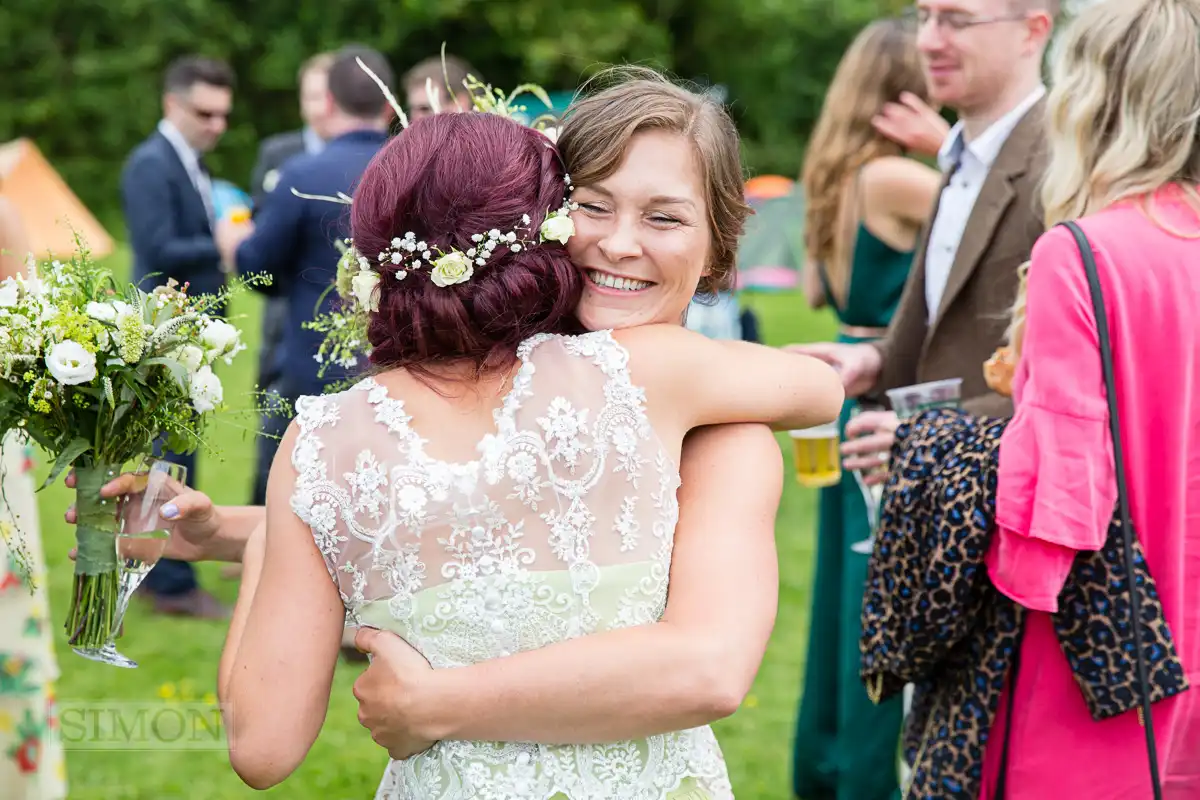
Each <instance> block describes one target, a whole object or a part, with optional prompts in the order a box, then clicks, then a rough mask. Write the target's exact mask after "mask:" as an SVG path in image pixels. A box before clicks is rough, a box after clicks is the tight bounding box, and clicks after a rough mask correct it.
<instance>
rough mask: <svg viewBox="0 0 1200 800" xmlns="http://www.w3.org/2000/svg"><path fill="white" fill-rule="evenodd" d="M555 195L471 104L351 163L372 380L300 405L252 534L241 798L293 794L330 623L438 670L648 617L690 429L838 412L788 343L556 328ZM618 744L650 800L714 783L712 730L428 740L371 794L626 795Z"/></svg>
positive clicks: (237, 696)
mask: <svg viewBox="0 0 1200 800" xmlns="http://www.w3.org/2000/svg"><path fill="white" fill-rule="evenodd" d="M566 193H567V185H566V181H565V180H564V175H563V173H562V170H561V166H560V165H559V164H558V161H557V154H556V153H555V151H554V150H553V149H552V148H550V147H547V146H546V141H545V139H544V138H542V137H541V135H540V134H538V133H536V132H534V131H532V130H530V129H528V128H524V127H522V126H520V125H519V124H517V123H515V122H512V121H510V120H507V119H503V118H500V117H495V116H491V115H483V114H451V115H443V116H437V117H431V118H427V119H423V120H420V121H418V122H415V123H414V124H413V125H412V126H411V127H409V128H408V129H407V130H406V131H404V132H403V133H402V134H400V135H399V136H398V137H397V138H396V139H395V140H393V141H392V142H390V143H389V144H388V145H387V146H386V148H385V149H384V151H383V152H382V153H381V154H380V156H379V157H378V158H377V159H376V160H375V162H374V163H373V164H372V165H371V167H370V168H369V169H368V171H367V173H366V174H365V175H364V177H363V180H362V183H361V185H360V188H359V190H358V192H357V194H356V197H355V204H354V209H353V230H354V237H355V245H356V247H357V249H358V250H359V251H360V252H361V254H362V255H363V256H364V257H365V258H367V259H369V261H370V262H371V263H372V264H375V263H380V262H381V261H382V262H385V263H391V262H392V261H393V258H392V257H393V254H398V255H399V256H400V258H399V263H398V266H399V267H400V268H399V269H389V270H386V271H384V274H383V277H382V281H381V283H380V285H379V288H378V290H377V294H376V297H375V300H376V301H377V303H378V310H377V311H375V312H374V313H373V315H372V321H371V340H372V344H373V346H374V352H373V355H372V360H373V363H374V365H375V367H376V374H375V375H374V376H373V377H371V378H368V379H366V380H364V381H362V382H361V383H359V384H358V385H357V386H356V387H355V388H353V389H351V390H349V391H347V392H343V393H341V394H338V395H333V396H326V397H320V398H305V399H304V400H303V401H302V402H301V403H300V404H299V408H298V416H297V419H296V420H295V421H294V422H293V424H292V426H291V427H290V428H289V430H288V433H287V435H286V436H285V437H284V440H283V442H282V444H281V447H280V451H279V456H278V457H277V458H276V462H275V464H274V466H273V468H272V473H271V478H270V482H269V488H268V510H267V527H266V533H265V536H260V537H256V538H255V539H254V540H253V541H252V542H251V543H250V545H249V546H248V550H247V553H246V558H245V560H246V564H247V566H246V572H245V575H244V579H243V587H242V593H241V596H240V597H239V602H238V607H237V609H236V611H235V615H234V619H233V622H232V624H231V628H230V633H229V638H228V641H227V643H226V648H225V652H224V653H223V654H222V661H221V670H220V680H219V688H220V693H221V697H222V702H223V705H224V707H225V708H227V709H229V716H228V719H227V726H228V730H229V736H230V758H231V762H232V763H233V766H234V768H235V769H236V770H237V771H238V774H239V775H240V776H241V777H242V778H243V780H245V781H246V782H247V783H248V784H250V785H252V786H255V787H257V788H265V787H268V786H271V785H274V784H276V783H278V782H279V781H281V780H283V779H284V778H286V777H287V776H288V775H289V774H290V773H291V772H292V771H293V770H294V769H295V768H296V767H297V766H298V765H299V763H300V762H301V761H302V760H303V758H304V756H305V754H306V753H307V751H308V749H309V747H310V746H311V745H312V742H313V741H314V740H315V738H316V736H317V734H318V732H319V730H320V727H321V723H322V721H323V719H324V716H325V712H326V708H327V704H328V699H329V691H330V685H331V681H332V676H333V670H334V666H335V664H336V660H337V654H338V648H339V643H340V639H341V631H342V627H343V624H344V621H345V616H346V615H347V614H348V615H349V616H350V618H351V620H352V621H353V622H354V623H355V624H358V625H364V626H372V627H378V628H382V629H386V630H392V631H395V632H396V633H398V634H400V635H401V636H402V637H403V638H405V639H406V640H407V641H408V642H409V643H410V644H412V645H413V646H414V647H416V649H418V650H419V651H420V652H421V653H422V655H424V657H425V658H426V659H428V660H429V662H430V663H431V664H432V665H433V666H434V667H435V668H453V667H465V666H467V665H470V664H473V663H477V662H479V661H483V660H486V659H491V658H497V657H500V656H503V655H506V654H508V653H512V652H518V651H527V650H531V649H535V648H539V647H543V646H546V645H549V644H551V643H554V642H557V641H561V640H564V639H568V638H573V637H577V636H581V635H587V634H591V633H596V632H600V631H603V630H608V629H615V628H621V627H628V626H635V625H641V624H646V623H650V622H653V621H655V620H656V619H657V617H658V615H659V614H661V611H662V608H663V605H664V603H665V599H666V588H667V578H668V573H669V570H670V566H671V549H672V534H673V531H674V525H675V520H676V514H677V509H676V504H675V491H676V489H677V488H678V484H679V476H678V469H677V467H676V466H675V465H676V463H677V462H678V459H679V453H680V446H681V442H682V440H683V437H684V435H685V434H686V433H687V432H688V431H689V430H690V429H692V428H694V427H698V426H701V425H708V424H719V423H726V422H739V421H769V422H774V423H777V424H778V425H781V426H784V425H786V426H788V427H803V426H807V425H813V424H818V423H821V422H824V421H828V420H830V419H832V418H833V417H834V416H835V415H836V413H837V410H838V408H839V407H840V403H841V399H842V390H841V386H840V382H839V381H838V379H837V376H836V375H835V374H834V373H833V372H832V371H831V370H829V369H828V368H827V367H824V366H823V365H821V364H819V363H817V362H815V361H810V360H807V359H803V358H800V357H798V356H794V355H791V354H786V353H781V352H778V351H773V350H770V349H768V348H762V347H758V346H755V345H744V344H741V343H730V342H713V341H710V340H707V339H705V338H703V337H701V336H698V335H696V334H691V333H689V332H687V331H685V330H683V329H680V328H678V327H675V326H647V327H642V328H635V329H630V330H624V331H621V332H619V333H617V334H612V333H608V332H597V333H592V334H585V335H581V336H559V335H552V333H551V332H552V331H557V330H563V329H564V328H566V327H568V326H569V324H570V321H571V318H570V315H571V312H572V309H574V307H575V305H576V303H577V301H578V299H579V294H580V291H581V289H582V286H581V278H580V274H579V272H578V271H576V270H575V269H574V267H573V266H572V265H571V263H570V261H569V260H568V257H567V254H566V252H565V250H564V248H563V247H562V246H561V245H560V244H557V243H551V242H547V241H538V240H537V238H538V237H536V235H535V234H534V233H533V232H534V231H537V230H538V228H539V226H540V224H541V222H542V221H543V219H544V218H545V217H546V215H547V212H548V211H549V210H552V209H558V208H560V207H562V206H563V204H564V201H565V198H566ZM559 233H562V232H561V231H560V232H559ZM488 241H493V242H498V243H499V244H498V245H496V246H494V247H493V248H492V249H486V250H485V248H484V247H483V245H484V244H486V242H488ZM422 245H424V247H422ZM424 253H428V254H429V255H427V256H425V257H424V258H422V255H423V254H424ZM468 253H470V254H471V255H470V256H468V255H467V254H468ZM448 256H453V257H452V258H450V260H448V261H447V260H445V259H446V258H447V257H448ZM381 257H382V258H381ZM471 258H473V259H475V261H474V263H471V262H470V260H469V259H471ZM480 262H482V263H480ZM447 265H449V266H450V267H453V269H447V268H444V267H447ZM712 375H715V376H720V379H712V378H705V377H704V376H712ZM256 562H257V563H256ZM330 577H332V578H333V581H331V580H330ZM621 748H624V749H625V750H628V751H629V752H630V753H632V754H634V755H635V756H639V755H640V759H639V760H640V761H641V762H642V763H651V764H654V765H655V766H654V768H653V769H654V771H655V774H653V775H651V776H649V777H650V778H651V781H650V783H649V784H647V783H646V781H645V777H646V776H640V775H639V776H634V777H636V778H637V779H638V781H639V782H640V783H639V785H643V786H650V785H653V786H654V787H657V789H658V791H659V794H658V795H656V796H662V793H664V792H671V791H672V790H673V791H674V793H673V794H667V795H666V796H672V797H680V798H682V797H697V798H716V797H722V796H729V795H730V792H729V787H728V778H727V777H726V775H725V770H724V765H723V763H722V761H721V758H720V753H719V749H718V748H717V745H716V742H715V739H714V738H713V737H712V733H711V731H710V730H708V729H707V728H700V729H693V730H688V731H681V732H676V733H671V734H666V735H658V736H651V737H647V738H644V739H641V740H637V741H630V742H625V743H621V744H620V745H606V746H596V745H535V744H518V743H487V742H464V741H443V742H439V743H438V744H436V745H434V746H433V747H432V748H430V749H429V750H427V751H425V752H424V753H421V754H420V755H417V756H414V757H413V758H411V759H408V760H407V761H403V762H396V764H394V765H393V768H392V770H391V771H390V774H389V777H388V780H387V781H385V784H384V786H383V787H381V790H380V795H381V796H383V797H389V798H401V797H421V798H427V797H428V798H433V797H446V798H450V797H475V796H482V797H489V796H494V797H518V798H521V797H539V798H543V797H544V798H549V797H561V798H591V797H610V796H616V795H614V793H613V792H612V791H611V789H612V788H613V787H621V786H624V785H628V783H629V781H628V779H627V778H623V776H622V775H621V774H620V769H621V767H622V766H623V765H625V764H628V763H630V761H629V760H628V759H627V760H624V761H622V760H621V759H620V758H616V757H614V755H615V754H617V753H618V752H619V750H620V749H621Z"/></svg>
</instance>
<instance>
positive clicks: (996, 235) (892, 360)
mask: <svg viewBox="0 0 1200 800" xmlns="http://www.w3.org/2000/svg"><path fill="white" fill-rule="evenodd" d="M1044 112H1045V100H1044V99H1043V100H1040V101H1038V103H1037V104H1036V105H1034V106H1033V107H1032V108H1031V109H1030V110H1029V111H1028V112H1027V113H1026V114H1025V116H1024V117H1022V119H1021V121H1020V122H1019V123H1017V126H1016V127H1015V128H1014V129H1013V131H1012V133H1011V134H1010V135H1009V137H1008V139H1007V141H1006V142H1005V143H1004V146H1003V147H1002V148H1001V150H1000V153H999V154H998V156H997V157H996V161H995V163H993V165H992V168H991V170H990V171H989V172H988V176H987V179H986V180H985V181H984V184H983V187H982V189H981V190H980V193H979V199H978V200H977V201H976V202H975V207H974V209H973V210H972V212H971V217H970V219H969V220H968V222H967V227H966V230H965V231H964V233H963V237H962V241H961V242H960V244H959V247H958V252H957V254H956V255H955V257H954V264H953V266H952V267H951V268H950V276H949V279H948V280H947V283H946V289H945V292H944V293H943V295H942V304H941V307H940V308H939V309H938V312H937V314H936V316H935V317H934V320H933V324H932V325H930V324H927V316H928V315H927V313H926V308H925V305H926V304H925V250H926V248H927V247H928V244H929V232H930V228H932V224H930V225H928V226H926V230H925V233H924V235H923V236H922V239H921V243H920V246H919V247H918V249H917V254H916V257H915V259H914V261H913V265H914V269H913V270H912V271H911V272H910V273H909V276H908V283H907V284H906V285H905V287H904V294H903V295H902V297H901V298H900V304H899V306H898V307H897V309H896V314H895V316H894V317H893V319H892V324H891V327H890V328H889V329H888V333H887V336H885V337H884V338H883V339H881V340H880V341H878V342H876V343H875V344H874V345H873V346H874V347H875V348H876V349H878V350H879V351H880V354H881V355H882V356H883V371H882V373H881V374H880V378H879V381H878V382H877V383H876V385H875V387H874V391H875V392H879V393H882V392H883V391H884V390H886V389H893V388H896V387H898V386H908V385H910V384H914V383H924V382H925V381H936V380H942V379H944V378H962V379H963V384H962V397H963V407H964V408H965V409H966V410H968V411H970V412H972V413H975V414H983V415H988V416H995V417H1009V416H1012V413H1013V409H1012V401H1011V400H1009V399H1008V398H1006V397H1002V396H1000V395H998V394H996V393H995V392H992V391H991V390H989V389H988V387H987V383H986V382H985V381H984V378H983V362H985V361H986V360H987V359H988V358H990V357H991V355H992V353H993V352H994V351H995V350H996V348H997V347H999V346H1001V344H1002V343H1003V339H1004V332H1005V330H1006V329H1007V327H1008V323H1009V310H1010V309H1011V308H1012V304H1013V301H1014V300H1015V299H1016V295H1017V286H1018V275H1017V270H1018V268H1019V267H1020V266H1021V264H1022V263H1024V262H1025V261H1027V260H1028V259H1029V254H1030V251H1032V250H1033V244H1034V242H1035V241H1037V238H1038V237H1039V236H1041V235H1042V233H1043V232H1044V231H1045V224H1044V223H1043V218H1042V210H1041V204H1040V202H1039V200H1038V192H1039V186H1040V182H1041V178H1042V173H1043V172H1044V170H1045V167H1046V149H1045V136H1044V133H1043V130H1044V123H1043V115H1044ZM948 180H949V175H946V176H943V179H942V181H943V182H942V186H943V188H944V187H945V185H946V181H948ZM939 196H940V193H939ZM935 213H936V208H935ZM931 219H932V217H931Z"/></svg>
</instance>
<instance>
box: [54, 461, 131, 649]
mask: <svg viewBox="0 0 1200 800" xmlns="http://www.w3.org/2000/svg"><path fill="white" fill-rule="evenodd" d="M118 471H119V469H118V467H117V466H113V465H110V464H92V465H90V466H76V467H75V481H76V483H75V513H76V515H77V520H76V530H75V542H76V546H77V549H78V553H77V555H76V559H75V587H74V591H73V593H72V596H71V610H70V612H69V613H68V615H67V625H66V631H67V637H68V640H69V642H70V644H71V646H73V647H81V648H100V647H104V645H105V644H107V643H108V642H110V641H111V640H112V638H113V637H112V634H113V632H114V631H113V625H114V623H115V621H116V614H117V595H118V592H119V588H120V580H121V575H120V569H119V566H118V564H117V541H116V536H117V505H116V501H115V500H107V501H106V500H104V499H102V498H101V497H100V489H101V487H103V486H104V484H105V483H107V482H108V481H110V480H112V478H113V476H115V475H116V474H117V473H118Z"/></svg>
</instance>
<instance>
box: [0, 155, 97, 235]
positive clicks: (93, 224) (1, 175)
mask: <svg viewBox="0 0 1200 800" xmlns="http://www.w3.org/2000/svg"><path fill="white" fill-rule="evenodd" d="M0 195H3V196H4V197H6V198H7V199H8V200H9V202H11V203H12V204H13V205H14V206H15V207H16V210H17V213H18V214H19V215H20V217H21V223H22V224H23V225H24V227H25V233H26V235H27V236H28V237H29V249H30V250H31V251H32V252H33V254H34V255H35V256H37V257H38V258H39V259H40V258H44V257H47V256H50V257H66V256H69V255H71V254H72V253H73V252H74V251H75V234H76V233H78V234H79V236H80V238H82V239H83V242H84V243H85V244H86V245H87V247H88V249H89V250H91V253H92V255H93V256H94V257H96V258H103V257H104V256H107V255H109V254H110V253H112V251H113V240H112V237H111V236H109V235H108V232H107V231H106V230H104V227H103V226H102V225H101V224H100V223H99V222H98V221H97V220H96V218H95V217H94V216H92V213H91V212H90V211H88V210H87V208H86V207H85V206H84V205H83V203H81V202H80V201H79V198H78V197H76V196H75V193H74V192H72V191H71V188H70V187H69V186H67V184H66V182H65V181H64V180H63V179H62V178H61V177H60V176H59V174H58V172H56V171H55V169H54V167H52V166H51V165H50V162H49V161H47V160H46V158H45V157H44V156H43V155H42V154H41V151H39V150H38V148H37V146H36V145H35V144H34V143H33V142H32V141H30V140H29V139H14V140H13V141H11V142H8V143H6V144H3V145H0Z"/></svg>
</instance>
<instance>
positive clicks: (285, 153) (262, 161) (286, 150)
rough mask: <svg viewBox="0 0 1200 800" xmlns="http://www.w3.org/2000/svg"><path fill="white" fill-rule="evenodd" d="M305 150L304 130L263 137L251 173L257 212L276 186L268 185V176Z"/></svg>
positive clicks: (251, 192) (252, 191)
mask: <svg viewBox="0 0 1200 800" xmlns="http://www.w3.org/2000/svg"><path fill="white" fill-rule="evenodd" d="M304 152H306V151H305V149H304V131H303V130H298V131H287V132H286V133H278V134H276V135H274V136H269V137H267V138H266V139H263V141H262V143H261V144H260V145H259V146H258V159H257V160H256V161H255V162H254V170H253V172H251V173H250V195H251V197H252V199H253V201H254V210H255V213H257V211H258V209H260V208H261V207H262V205H263V201H265V200H266V199H267V196H268V195H269V194H270V193H271V189H272V188H274V187H273V186H268V185H266V180H267V176H268V175H270V174H271V173H272V172H277V170H279V169H280V168H281V167H282V166H283V164H284V163H286V162H287V161H288V160H289V159H291V158H293V157H294V156H298V155H300V154H301V153H304Z"/></svg>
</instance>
